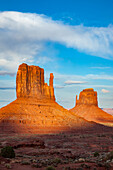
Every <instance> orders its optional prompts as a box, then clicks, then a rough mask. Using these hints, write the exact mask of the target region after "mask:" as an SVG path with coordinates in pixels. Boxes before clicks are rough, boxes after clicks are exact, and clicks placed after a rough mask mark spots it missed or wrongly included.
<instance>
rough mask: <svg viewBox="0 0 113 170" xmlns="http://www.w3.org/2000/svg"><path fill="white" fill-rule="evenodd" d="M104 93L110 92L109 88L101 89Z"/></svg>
mask: <svg viewBox="0 0 113 170" xmlns="http://www.w3.org/2000/svg"><path fill="white" fill-rule="evenodd" d="M101 91H102V92H103V93H109V90H106V89H102V90H101Z"/></svg>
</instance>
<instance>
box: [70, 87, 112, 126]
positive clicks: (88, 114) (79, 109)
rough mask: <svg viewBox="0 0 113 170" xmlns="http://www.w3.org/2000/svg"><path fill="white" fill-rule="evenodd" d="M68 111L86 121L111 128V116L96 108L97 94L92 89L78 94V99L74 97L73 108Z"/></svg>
mask: <svg viewBox="0 0 113 170" xmlns="http://www.w3.org/2000/svg"><path fill="white" fill-rule="evenodd" d="M70 111H71V112H73V113H74V114H76V115H78V116H80V117H83V118H84V119H86V120H88V121H94V122H97V123H102V124H104V125H108V126H109V125H111V126H113V116H111V115H110V114H108V113H106V112H104V111H103V110H102V109H100V108H99V107H98V99H97V92H96V91H94V90H93V89H92V88H89V89H84V90H83V91H82V92H80V95H79V99H77V96H76V104H75V107H74V108H72V109H70Z"/></svg>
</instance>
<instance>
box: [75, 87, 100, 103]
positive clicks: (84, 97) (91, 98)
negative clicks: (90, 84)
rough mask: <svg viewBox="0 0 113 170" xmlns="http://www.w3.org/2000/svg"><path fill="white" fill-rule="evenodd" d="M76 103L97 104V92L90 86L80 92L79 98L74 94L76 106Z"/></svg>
mask: <svg viewBox="0 0 113 170" xmlns="http://www.w3.org/2000/svg"><path fill="white" fill-rule="evenodd" d="M78 105H94V106H98V101H97V92H96V91H94V90H93V89H92V88H89V89H85V90H83V91H82V92H80V95H79V100H78V99H77V96H76V106H78Z"/></svg>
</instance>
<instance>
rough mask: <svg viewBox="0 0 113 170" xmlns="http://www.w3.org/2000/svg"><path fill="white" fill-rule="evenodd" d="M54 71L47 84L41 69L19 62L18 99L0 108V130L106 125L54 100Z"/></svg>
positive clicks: (83, 128) (55, 130)
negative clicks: (74, 112)
mask: <svg viewBox="0 0 113 170" xmlns="http://www.w3.org/2000/svg"><path fill="white" fill-rule="evenodd" d="M53 78H54V76H53V74H52V73H50V79H49V85H48V84H47V83H45V81H44V69H42V68H40V67H38V66H28V65H27V64H25V63H23V64H21V65H20V66H19V68H18V71H17V77H16V94H17V99H16V100H15V101H13V102H12V103H10V104H8V105H7V106H5V107H3V108H1V109H0V133H41V134H42V133H59V132H62V131H63V132H64V131H65V132H67V131H70V130H71V131H72V130H74V131H77V132H78V131H79V130H80V131H86V130H91V131H95V130H96V129H100V130H102V131H103V129H104V130H106V128H105V127H104V126H102V125H98V124H96V123H94V122H88V121H86V120H85V119H83V118H80V117H79V116H77V115H75V114H73V113H71V112H69V111H68V110H66V109H64V108H63V107H62V106H60V105H59V104H58V103H57V102H56V101H55V96H54V87H53Z"/></svg>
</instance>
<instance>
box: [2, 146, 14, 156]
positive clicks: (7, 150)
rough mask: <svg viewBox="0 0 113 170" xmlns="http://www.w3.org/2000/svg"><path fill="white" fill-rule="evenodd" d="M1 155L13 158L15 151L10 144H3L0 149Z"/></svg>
mask: <svg viewBox="0 0 113 170" xmlns="http://www.w3.org/2000/svg"><path fill="white" fill-rule="evenodd" d="M1 156H2V157H4V158H15V152H14V150H13V148H12V147H11V146H5V147H4V148H2V149H1Z"/></svg>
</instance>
